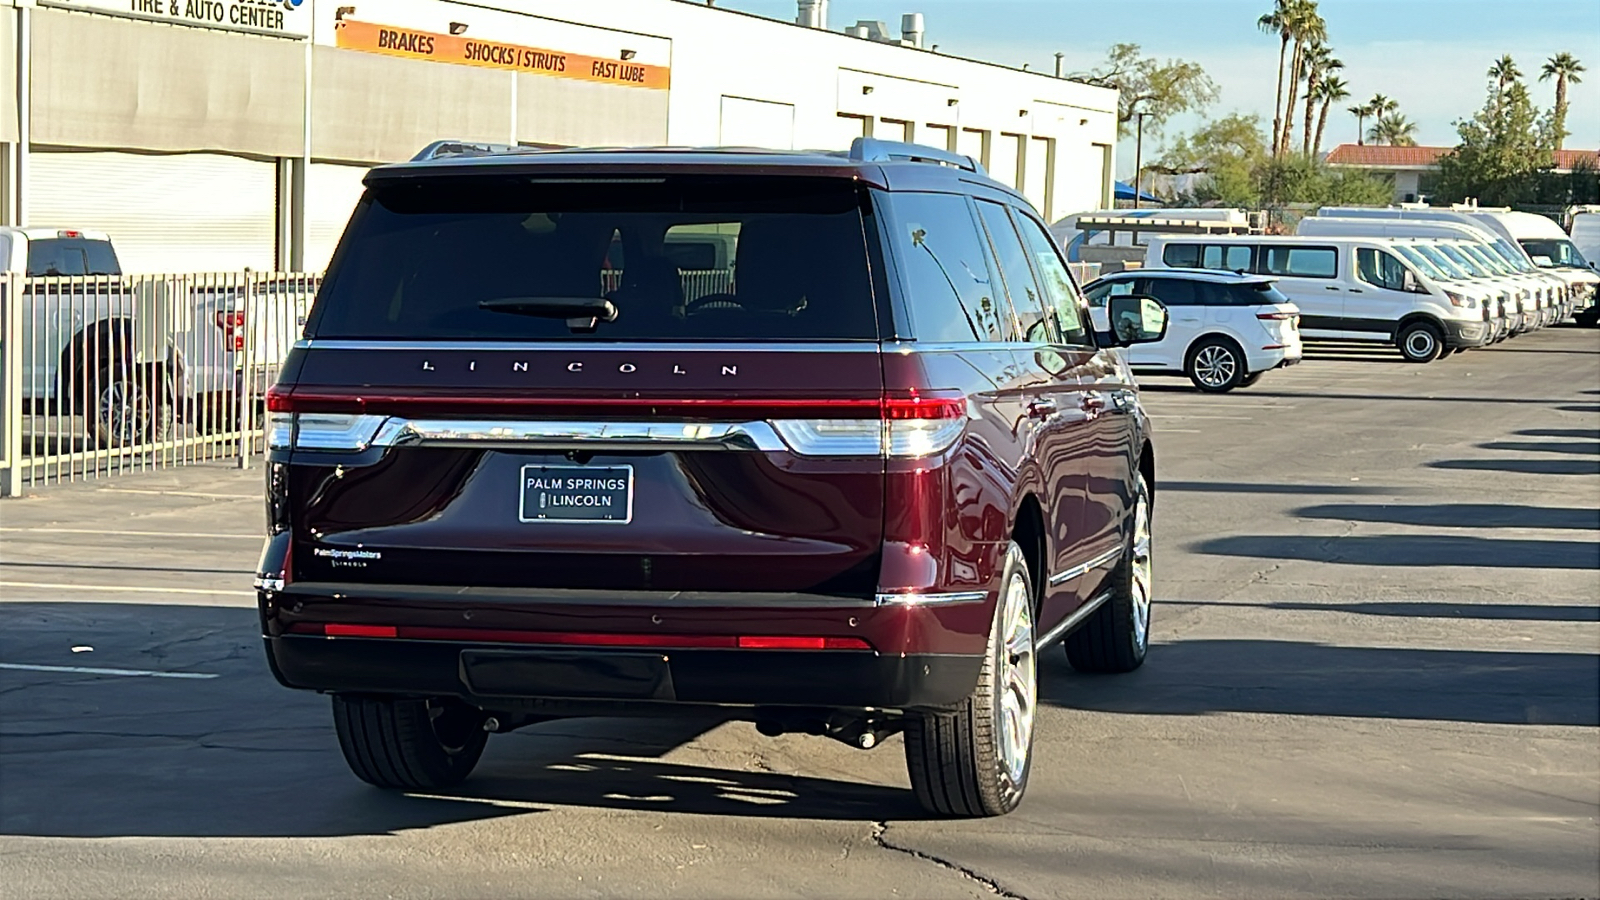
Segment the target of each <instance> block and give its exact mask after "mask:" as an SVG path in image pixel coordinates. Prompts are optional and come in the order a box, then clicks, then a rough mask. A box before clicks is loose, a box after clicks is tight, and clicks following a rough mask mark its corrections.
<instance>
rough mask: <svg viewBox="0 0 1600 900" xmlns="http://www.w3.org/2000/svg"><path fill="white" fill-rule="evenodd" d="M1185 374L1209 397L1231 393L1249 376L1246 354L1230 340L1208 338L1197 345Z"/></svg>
mask: <svg viewBox="0 0 1600 900" xmlns="http://www.w3.org/2000/svg"><path fill="white" fill-rule="evenodd" d="M1183 372H1184V374H1185V375H1188V376H1189V380H1190V381H1191V382H1193V383H1194V386H1195V387H1197V388H1199V389H1200V390H1202V391H1204V392H1205V393H1208V394H1221V393H1225V392H1227V391H1231V390H1233V389H1234V388H1236V387H1238V386H1239V385H1240V384H1241V383H1243V381H1244V378H1245V376H1246V375H1248V374H1249V372H1248V371H1247V369H1246V368H1245V360H1244V351H1243V350H1240V349H1239V345H1238V344H1235V343H1234V342H1233V341H1230V340H1228V339H1227V338H1219V337H1208V338H1201V339H1200V340H1198V341H1195V342H1194V346H1193V347H1190V348H1189V359H1188V360H1187V361H1186V362H1185V363H1184V365H1183Z"/></svg>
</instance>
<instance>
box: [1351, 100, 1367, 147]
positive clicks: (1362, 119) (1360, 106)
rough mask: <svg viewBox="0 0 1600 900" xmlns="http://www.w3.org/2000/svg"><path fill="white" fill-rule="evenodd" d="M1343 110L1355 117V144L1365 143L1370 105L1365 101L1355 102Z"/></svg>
mask: <svg viewBox="0 0 1600 900" xmlns="http://www.w3.org/2000/svg"><path fill="white" fill-rule="evenodd" d="M1345 111H1346V112H1348V113H1350V115H1352V116H1355V117H1356V145H1357V146H1360V145H1361V144H1365V143H1366V142H1367V129H1366V121H1367V117H1368V116H1370V115H1372V106H1371V105H1370V104H1367V103H1357V104H1356V105H1355V106H1352V107H1349V108H1348V109H1346V110H1345Z"/></svg>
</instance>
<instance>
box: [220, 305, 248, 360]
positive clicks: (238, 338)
mask: <svg viewBox="0 0 1600 900" xmlns="http://www.w3.org/2000/svg"><path fill="white" fill-rule="evenodd" d="M217 327H218V328H220V329H222V339H223V340H225V341H227V342H229V343H230V344H231V345H232V346H233V349H234V350H243V349H244V313H243V312H240V311H237V310H227V309H219V310H217Z"/></svg>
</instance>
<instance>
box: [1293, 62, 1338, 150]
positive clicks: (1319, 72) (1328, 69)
mask: <svg viewBox="0 0 1600 900" xmlns="http://www.w3.org/2000/svg"><path fill="white" fill-rule="evenodd" d="M1305 66H1306V117H1305V120H1304V122H1303V123H1302V124H1303V126H1304V127H1303V128H1302V133H1301V135H1300V148H1301V150H1302V151H1303V152H1304V153H1305V154H1306V157H1307V158H1310V157H1311V117H1312V114H1313V113H1314V112H1315V111H1316V108H1317V103H1318V102H1320V100H1321V98H1320V97H1319V96H1318V93H1317V88H1318V86H1320V85H1321V84H1322V80H1323V79H1324V78H1327V77H1329V76H1330V75H1331V74H1332V73H1334V72H1337V71H1338V70H1340V69H1342V68H1344V61H1343V60H1340V59H1339V58H1338V57H1335V56H1334V55H1333V48H1332V47H1329V46H1328V45H1326V44H1312V45H1311V46H1310V47H1308V48H1306V56H1305Z"/></svg>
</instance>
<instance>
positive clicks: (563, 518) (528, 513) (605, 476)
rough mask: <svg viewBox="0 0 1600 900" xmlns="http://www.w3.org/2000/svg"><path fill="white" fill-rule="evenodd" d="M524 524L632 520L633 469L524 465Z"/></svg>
mask: <svg viewBox="0 0 1600 900" xmlns="http://www.w3.org/2000/svg"><path fill="white" fill-rule="evenodd" d="M521 490H522V504H521V507H520V516H521V519H522V521H524V522H604V523H610V524H616V525H623V524H626V523H628V522H630V521H632V520H633V467H632V466H523V467H522V487H521Z"/></svg>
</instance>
